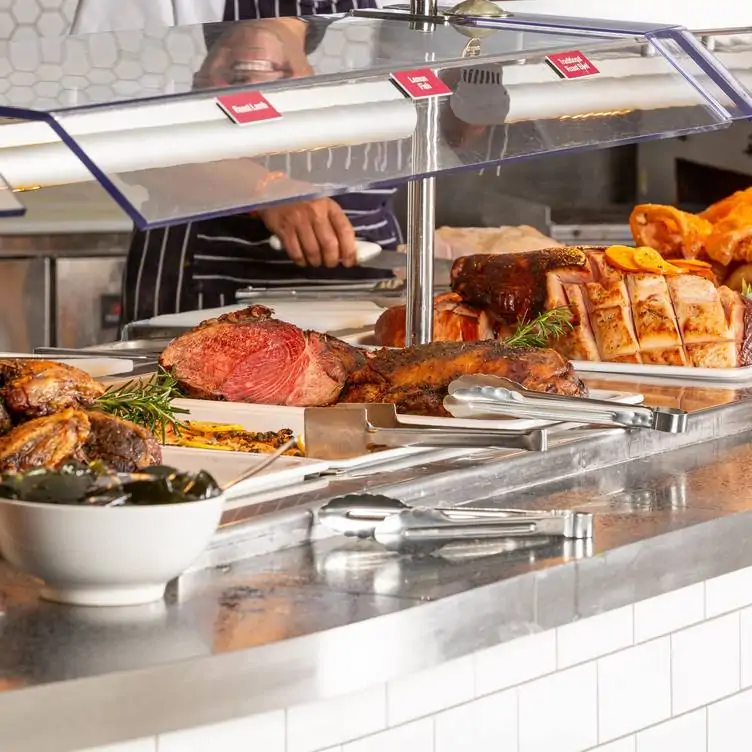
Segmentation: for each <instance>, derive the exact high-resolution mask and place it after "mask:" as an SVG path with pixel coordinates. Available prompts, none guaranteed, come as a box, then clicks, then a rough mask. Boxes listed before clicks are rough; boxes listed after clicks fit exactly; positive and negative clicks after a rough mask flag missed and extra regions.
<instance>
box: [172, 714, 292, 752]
mask: <svg viewBox="0 0 752 752" xmlns="http://www.w3.org/2000/svg"><path fill="white" fill-rule="evenodd" d="M210 749H217V750H220V749H221V750H222V752H247V750H249V749H259V750H264V752H285V711H284V710H279V711H276V712H273V713H261V714H259V715H254V716H250V717H249V718H240V719H238V720H234V721H227V722H225V723H217V724H213V725H211V726H201V727H199V728H194V729H187V730H185V731H175V732H172V733H169V734H161V735H160V736H159V739H158V750H159V752H206V751H207V750H210Z"/></svg>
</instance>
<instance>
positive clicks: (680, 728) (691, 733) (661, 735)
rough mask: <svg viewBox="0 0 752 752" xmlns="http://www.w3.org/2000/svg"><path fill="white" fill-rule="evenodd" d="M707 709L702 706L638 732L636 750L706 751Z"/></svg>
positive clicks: (641, 751)
mask: <svg viewBox="0 0 752 752" xmlns="http://www.w3.org/2000/svg"><path fill="white" fill-rule="evenodd" d="M706 720H707V710H706V709H705V708H701V709H700V710H695V711H694V712H692V713H687V714H686V715H680V716H679V717H678V718H672V719H671V720H670V721H666V722H665V723H661V724H659V725H658V726H653V728H649V729H646V730H645V731H641V732H640V733H639V734H637V749H636V752H668V750H672V749H675V750H677V752H679V751H681V752H706V750H707V734H708V731H707V723H706Z"/></svg>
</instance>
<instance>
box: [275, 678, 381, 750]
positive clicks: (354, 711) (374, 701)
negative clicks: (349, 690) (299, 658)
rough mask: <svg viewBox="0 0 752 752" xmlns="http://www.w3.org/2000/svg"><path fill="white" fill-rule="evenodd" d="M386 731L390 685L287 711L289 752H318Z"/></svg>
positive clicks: (298, 706) (299, 706)
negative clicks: (387, 693)
mask: <svg viewBox="0 0 752 752" xmlns="http://www.w3.org/2000/svg"><path fill="white" fill-rule="evenodd" d="M385 728H386V686H385V685H383V684H382V685H380V686H378V687H376V688H374V689H368V690H366V691H365V692H356V693H355V694H351V695H347V696H346V697H340V698H335V699H332V700H327V701H324V702H312V703H308V704H307V705H297V706H295V707H293V708H290V709H289V710H288V711H287V752H316V751H317V750H320V749H325V748H326V747H331V746H333V745H336V744H342V743H343V742H347V741H352V740H353V739H358V738H359V737H362V736H370V735H371V734H375V733H376V732H377V731H383V730H384V729H385Z"/></svg>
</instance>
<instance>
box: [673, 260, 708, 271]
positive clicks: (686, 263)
mask: <svg viewBox="0 0 752 752" xmlns="http://www.w3.org/2000/svg"><path fill="white" fill-rule="evenodd" d="M669 263H670V264H672V265H673V266H678V267H679V269H686V270H687V271H692V270H694V269H712V268H713V267H712V266H711V265H710V264H709V263H708V262H707V261H698V260H697V259H670V261H669Z"/></svg>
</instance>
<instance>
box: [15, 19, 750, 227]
mask: <svg viewBox="0 0 752 752" xmlns="http://www.w3.org/2000/svg"><path fill="white" fill-rule="evenodd" d="M472 37H476V38H478V40H479V50H480V54H479V55H477V56H469V54H468V53H469V48H468V43H469V42H470V39H471V38H472ZM207 48H208V52H207ZM475 51H477V49H476V50H475ZM573 52H579V53H580V54H582V55H584V56H586V58H587V59H588V60H589V61H590V62H591V63H592V64H593V65H594V66H595V67H596V68H597V69H598V71H599V72H598V73H597V75H591V76H586V77H581V78H576V79H571V80H564V79H562V78H560V76H559V75H557V73H556V72H555V70H554V68H553V67H552V65H551V60H550V58H551V56H554V55H556V54H560V53H573ZM21 60H33V61H36V64H35V65H30V64H25V65H19V61H21ZM51 61H58V62H51ZM3 65H5V68H6V69H7V70H12V71H14V72H13V73H12V74H11V75H10V76H9V77H7V79H6V84H5V86H4V91H0V116H3V117H5V118H9V120H6V121H3V124H2V125H0V173H2V175H3V176H4V178H5V180H7V182H8V183H9V184H10V185H11V186H13V188H14V190H16V191H23V190H29V189H39V188H44V187H47V186H52V185H61V184H70V183H77V182H85V181H91V180H97V181H99V182H100V183H101V184H102V185H103V186H104V188H105V189H106V190H107V191H108V192H109V193H110V194H111V195H112V196H113V198H114V199H115V200H116V201H117V202H118V203H119V204H120V205H121V206H122V208H123V209H124V210H125V211H126V212H127V213H128V214H129V215H130V216H131V217H132V218H133V220H134V222H135V223H136V224H137V225H138V226H139V227H141V228H148V227H157V226H161V225H166V224H173V223H178V222H183V221H187V220H191V219H196V218H205V217H211V216H218V215H222V214H231V213H237V212H241V211H251V210H253V209H255V208H259V207H262V206H265V205H269V204H271V203H276V202H280V201H289V200H292V199H302V198H313V197H317V196H323V195H334V194H338V193H344V192H351V191H358V190H364V189H369V190H379V189H382V188H384V187H387V186H391V185H394V184H397V183H400V182H403V181H405V180H408V179H410V178H414V177H421V176H427V175H435V174H438V173H441V172H448V171H452V170H462V169H469V168H479V167H486V166H489V165H494V164H497V163H499V162H501V161H504V160H509V159H523V158H528V157H533V156H536V155H541V154H546V153H552V152H562V151H573V150H579V149H588V148H597V147H602V146H613V145H617V144H622V143H627V142H635V141H640V140H643V139H651V138H660V137H670V136H676V135H681V134H685V133H694V132H698V131H704V130H712V129H717V128H721V127H723V126H725V125H728V124H729V123H730V122H731V121H732V120H733V119H734V118H737V117H748V116H750V115H752V97H750V96H749V90H748V89H746V88H745V87H744V86H741V85H738V82H737V80H736V79H735V78H734V75H733V74H732V73H731V72H729V71H728V70H726V69H724V68H722V67H721V66H720V65H719V63H718V61H717V59H716V58H715V57H714V56H713V55H712V54H711V53H710V52H709V51H708V50H707V49H705V48H704V47H702V46H701V45H700V44H699V43H698V42H697V41H696V40H695V39H694V38H693V37H692V36H691V35H689V34H688V33H686V32H683V31H682V30H680V29H673V28H659V29H653V30H651V29H649V28H642V27H641V28H640V29H636V30H618V29H616V30H614V29H611V28H607V26H603V25H602V27H601V28H592V25H591V26H588V25H584V24H583V25H581V27H579V28H575V27H572V26H569V27H568V26H567V25H566V22H562V23H561V24H560V25H559V26H558V27H557V26H556V25H555V24H554V23H553V22H552V21H551V20H550V19H549V20H548V21H546V23H545V24H541V23H540V22H539V21H538V20H536V19H535V18H534V17H530V19H529V20H526V19H525V18H523V17H515V18H514V19H513V20H510V19H498V20H497V19H485V20H482V21H481V20H478V19H475V20H472V19H471V20H465V21H463V22H462V25H461V26H454V25H449V24H442V25H436V26H435V27H433V30H432V31H431V32H429V33H425V32H422V31H417V30H413V29H411V28H410V24H408V23H407V22H405V21H402V20H396V19H394V20H393V19H371V18H360V17H338V18H328V19H325V20H322V19H317V18H313V19H309V20H307V21H300V20H297V19H264V20H261V21H249V22H238V23H230V24H209V25H204V26H193V27H173V28H160V29H152V30H148V31H146V32H145V31H141V30H139V31H124V32H116V33H107V34H90V35H85V36H81V37H65V38H40V39H36V40H30V41H24V42H17V43H11V44H10V45H9V52H8V60H6V61H3V60H0V70H1V69H2V67H3ZM24 68H27V69H29V70H28V71H27V70H24ZM427 68H428V69H430V70H431V71H433V72H434V73H435V74H436V75H437V76H438V77H439V78H440V79H441V81H443V83H444V84H445V85H446V87H447V93H446V94H444V95H443V96H439V97H436V98H433V99H425V100H414V99H411V98H409V97H406V96H405V95H404V94H403V92H402V91H401V90H400V89H398V88H397V87H396V86H395V85H394V83H393V81H392V80H391V79H390V76H391V74H393V73H395V72H399V71H411V70H422V69H427ZM742 72H746V71H742ZM19 73H22V74H23V75H19ZM249 91H252V92H253V91H255V92H260V93H261V95H262V99H261V100H260V101H262V102H266V103H268V104H269V105H271V107H273V108H274V109H275V110H276V111H277V112H278V113H279V114H280V116H281V117H279V118H276V119H272V120H266V121H263V122H254V123H252V124H249V125H244V126H241V125H237V124H236V123H234V122H232V121H231V120H230V119H229V118H228V117H227V116H226V114H225V113H224V112H223V111H222V109H220V107H218V106H217V97H220V96H225V95H227V94H231V93H242V92H249ZM31 121H36V122H31ZM15 197H16V198H18V197H19V193H16V194H15ZM20 198H21V200H22V198H23V197H22V193H21V194H20ZM2 211H3V207H2V206H0V213H2Z"/></svg>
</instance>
